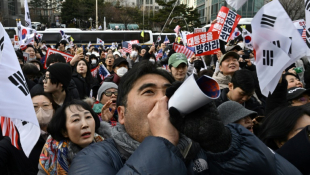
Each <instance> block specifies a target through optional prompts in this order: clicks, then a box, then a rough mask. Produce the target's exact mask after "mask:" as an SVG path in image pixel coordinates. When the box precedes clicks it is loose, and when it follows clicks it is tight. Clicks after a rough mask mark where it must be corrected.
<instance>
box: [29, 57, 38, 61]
mask: <svg viewBox="0 0 310 175" xmlns="http://www.w3.org/2000/svg"><path fill="white" fill-rule="evenodd" d="M35 59H37V57H33V58H30V57H29V58H28V60H27V61H32V60H35Z"/></svg>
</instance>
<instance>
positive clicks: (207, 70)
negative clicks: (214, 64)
mask: <svg viewBox="0 0 310 175" xmlns="http://www.w3.org/2000/svg"><path fill="white" fill-rule="evenodd" d="M213 73H214V71H213V70H212V69H205V70H202V71H200V72H199V73H198V77H199V78H200V77H202V76H203V75H208V76H209V77H212V75H213Z"/></svg>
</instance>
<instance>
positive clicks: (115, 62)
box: [112, 57, 128, 69]
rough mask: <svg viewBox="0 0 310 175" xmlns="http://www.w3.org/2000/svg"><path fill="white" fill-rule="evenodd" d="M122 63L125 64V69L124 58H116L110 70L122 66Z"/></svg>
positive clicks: (125, 61)
mask: <svg viewBox="0 0 310 175" xmlns="http://www.w3.org/2000/svg"><path fill="white" fill-rule="evenodd" d="M122 63H125V64H126V65H127V67H128V62H127V60H126V59H125V58H123V57H120V58H118V59H116V60H115V61H114V63H113V66H112V68H113V69H114V68H115V67H116V66H119V65H120V64H122Z"/></svg>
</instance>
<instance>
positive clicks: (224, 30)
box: [208, 6, 241, 42]
mask: <svg viewBox="0 0 310 175" xmlns="http://www.w3.org/2000/svg"><path fill="white" fill-rule="evenodd" d="M240 18H241V16H240V15H238V14H237V13H236V12H234V11H232V10H229V8H227V7H224V6H223V7H222V8H221V10H220V11H219V13H218V15H217V18H216V19H217V23H215V24H214V25H212V26H211V27H210V29H209V31H208V32H210V31H218V32H219V33H220V37H219V39H220V40H222V41H225V42H227V41H228V39H229V38H230V35H232V32H233V31H234V30H235V28H236V26H237V25H238V22H239V20H240Z"/></svg>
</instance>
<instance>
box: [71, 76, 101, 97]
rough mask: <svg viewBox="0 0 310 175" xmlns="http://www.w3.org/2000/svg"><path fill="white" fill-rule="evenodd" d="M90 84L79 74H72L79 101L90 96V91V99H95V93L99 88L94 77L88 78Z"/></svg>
mask: <svg viewBox="0 0 310 175" xmlns="http://www.w3.org/2000/svg"><path fill="white" fill-rule="evenodd" d="M89 78H90V80H89V81H90V82H89V83H87V82H86V79H85V78H83V77H82V76H81V75H80V74H78V73H73V75H72V80H73V81H74V83H75V85H76V88H77V90H78V92H79V97H80V98H81V99H84V98H85V97H89V96H90V91H91V90H93V92H92V97H95V98H96V97H97V92H98V89H99V87H100V85H99V82H98V81H97V79H96V78H94V77H92V76H91V77H89Z"/></svg>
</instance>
